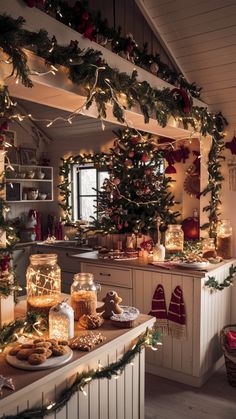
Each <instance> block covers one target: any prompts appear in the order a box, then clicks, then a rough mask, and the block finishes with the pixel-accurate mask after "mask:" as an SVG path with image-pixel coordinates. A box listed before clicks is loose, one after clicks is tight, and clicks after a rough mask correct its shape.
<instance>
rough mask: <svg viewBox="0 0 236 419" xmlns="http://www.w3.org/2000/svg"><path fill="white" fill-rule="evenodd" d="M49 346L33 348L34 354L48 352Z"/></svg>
mask: <svg viewBox="0 0 236 419" xmlns="http://www.w3.org/2000/svg"><path fill="white" fill-rule="evenodd" d="M46 352H47V348H43V347H42V346H39V347H35V348H33V349H32V354H46Z"/></svg>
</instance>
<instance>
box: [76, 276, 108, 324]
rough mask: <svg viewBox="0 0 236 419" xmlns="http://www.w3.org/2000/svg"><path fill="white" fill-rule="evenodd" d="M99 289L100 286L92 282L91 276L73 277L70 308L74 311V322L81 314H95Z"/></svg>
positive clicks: (92, 277)
mask: <svg viewBox="0 0 236 419" xmlns="http://www.w3.org/2000/svg"><path fill="white" fill-rule="evenodd" d="M100 289H101V286H100V284H97V283H95V282H94V276H93V274H90V273H78V274H76V275H74V282H73V284H72V285H71V307H72V308H73V310H74V316H75V320H79V319H80V317H81V316H83V314H89V315H91V314H96V308H97V292H98V291H100Z"/></svg>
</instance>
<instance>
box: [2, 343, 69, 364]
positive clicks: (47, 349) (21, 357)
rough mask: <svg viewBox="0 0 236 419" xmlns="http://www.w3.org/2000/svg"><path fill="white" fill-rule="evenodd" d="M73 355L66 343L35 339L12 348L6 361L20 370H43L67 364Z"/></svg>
mask: <svg viewBox="0 0 236 419" xmlns="http://www.w3.org/2000/svg"><path fill="white" fill-rule="evenodd" d="M72 355H73V351H72V350H71V349H70V348H69V346H68V342H67V341H60V340H56V339H35V340H33V341H31V342H29V343H23V344H20V343H17V344H15V345H14V346H12V347H11V348H10V349H9V351H8V353H7V355H6V361H7V362H8V363H9V364H10V365H12V366H13V367H16V368H19V369H22V370H45V369H48V368H55V367H58V366H59V365H63V364H65V363H66V362H68V361H69V360H70V359H71V357H72Z"/></svg>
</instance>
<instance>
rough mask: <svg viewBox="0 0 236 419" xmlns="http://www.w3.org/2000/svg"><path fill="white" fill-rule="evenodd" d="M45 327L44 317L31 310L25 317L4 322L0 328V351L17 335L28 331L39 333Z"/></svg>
mask: <svg viewBox="0 0 236 419" xmlns="http://www.w3.org/2000/svg"><path fill="white" fill-rule="evenodd" d="M47 327H48V325H47V319H46V317H44V316H42V315H41V314H38V313H34V312H32V311H31V312H28V313H27V315H26V317H22V318H18V319H16V320H15V321H13V322H11V323H8V324H5V325H4V326H3V327H2V328H0V352H3V350H4V349H5V348H6V347H7V346H8V345H9V344H10V343H13V342H16V341H17V339H18V337H20V336H23V335H24V334H29V333H30V334H31V333H34V334H35V333H37V334H39V335H41V334H42V331H45V330H47Z"/></svg>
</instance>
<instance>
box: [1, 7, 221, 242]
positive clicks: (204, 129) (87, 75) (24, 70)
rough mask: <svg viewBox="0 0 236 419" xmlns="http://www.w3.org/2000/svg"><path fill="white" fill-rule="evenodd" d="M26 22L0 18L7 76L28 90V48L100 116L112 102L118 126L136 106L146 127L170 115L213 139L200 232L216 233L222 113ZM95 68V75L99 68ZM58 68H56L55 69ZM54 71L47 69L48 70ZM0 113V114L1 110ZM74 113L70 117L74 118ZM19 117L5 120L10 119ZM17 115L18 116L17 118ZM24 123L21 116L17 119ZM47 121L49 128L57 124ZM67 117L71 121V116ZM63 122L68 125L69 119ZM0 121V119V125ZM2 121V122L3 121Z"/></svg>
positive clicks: (163, 120)
mask: <svg viewBox="0 0 236 419" xmlns="http://www.w3.org/2000/svg"><path fill="white" fill-rule="evenodd" d="M23 24H24V19H23V18H18V19H13V18H11V17H10V16H5V15H4V16H0V48H1V49H2V51H3V52H4V53H5V54H6V55H7V57H8V58H7V60H6V62H8V63H9V66H10V67H11V74H12V75H15V77H16V79H17V81H21V82H22V83H23V84H24V85H25V86H27V87H32V81H31V79H30V74H31V72H32V70H31V69H30V68H29V66H28V62H27V55H26V54H25V53H24V51H23V48H29V45H30V46H31V48H33V50H34V51H35V52H36V54H38V55H39V56H41V57H43V58H44V59H45V62H46V63H48V64H49V63H50V65H53V66H54V68H55V65H57V64H58V65H62V66H64V67H66V68H67V72H68V78H69V79H70V80H71V81H72V82H73V83H75V84H76V85H78V86H80V87H82V88H83V89H84V92H86V94H87V101H86V108H87V109H88V108H89V107H90V106H91V105H92V104H93V103H95V104H96V106H97V110H98V118H101V119H103V118H106V105H107V104H108V103H112V105H113V114H114V116H115V118H116V119H117V120H118V121H119V122H126V116H125V111H126V109H132V108H133V107H135V106H136V107H137V106H138V107H139V108H140V110H141V112H142V113H143V115H144V120H145V122H146V123H148V121H149V118H150V116H153V115H155V117H156V120H157V122H158V124H159V125H161V126H162V127H165V126H166V125H167V123H168V119H169V118H170V117H171V116H173V117H174V118H178V119H179V120H181V121H182V123H183V125H184V128H185V129H187V128H188V127H189V126H192V127H193V129H195V130H196V131H199V132H200V133H201V134H202V135H210V136H212V137H213V143H212V147H211V150H210V153H209V163H208V164H209V169H208V173H209V182H208V185H207V187H206V189H205V190H204V191H203V194H208V193H209V194H210V202H209V205H207V206H206V207H205V208H204V211H206V212H208V218H209V223H207V224H206V225H204V226H203V227H204V228H209V230H210V235H214V234H215V229H216V225H215V223H216V222H217V219H218V217H219V215H220V213H219V203H220V198H219V193H220V190H221V182H222V180H223V177H222V175H221V161H222V159H223V157H222V150H223V147H224V133H223V131H224V126H225V124H226V120H225V119H224V117H223V116H222V114H221V113H219V114H213V113H211V112H209V111H208V110H207V108H203V107H199V106H192V100H191V98H189V97H188V95H187V94H186V92H185V91H184V90H183V89H177V88H175V89H173V90H171V89H162V90H159V89H156V88H152V87H151V86H150V85H149V83H147V82H146V81H142V82H139V81H138V79H137V75H138V74H137V71H133V73H132V75H131V76H129V75H127V74H125V73H120V72H119V71H118V70H116V69H113V68H111V67H110V66H109V65H108V64H107V63H106V62H104V60H103V58H102V54H101V52H100V51H95V50H93V49H87V50H86V51H82V50H81V49H80V48H79V46H78V42H77V41H71V43H70V45H66V46H60V45H58V44H57V40H56V38H55V37H53V38H52V39H50V38H49V37H48V34H47V32H45V31H43V30H40V31H39V32H37V33H36V32H30V31H27V30H25V29H23ZM97 69H99V71H98V70H97ZM56 70H57V69H56ZM49 71H50V72H51V71H52V70H51V69H50V70H49ZM1 92H2V93H3V101H2V100H1V101H0V103H1V105H2V106H3V103H4V100H5V99H6V98H7V91H6V88H5V89H4V90H2V91H1ZM121 94H122V95H125V98H126V106H125V107H124V106H123V105H122V104H121V103H120V102H119V98H120V95H121ZM0 113H1V115H2V116H3V119H4V117H5V116H4V114H3V113H2V109H0ZM75 116H76V113H75V114H73V117H75ZM14 117H17V115H11V116H9V113H8V115H7V118H10V119H12V118H14ZM18 117H19V115H18ZM21 119H24V117H21ZM58 119H60V117H59V118H56V119H55V120H53V121H51V122H49V123H48V124H47V126H50V125H52V123H54V122H55V121H56V120H58ZM69 119H70V118H69ZM69 119H68V120H67V122H70V123H71V122H72V120H71V119H70V121H69ZM0 122H1V121H0ZM3 122H4V121H3Z"/></svg>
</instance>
